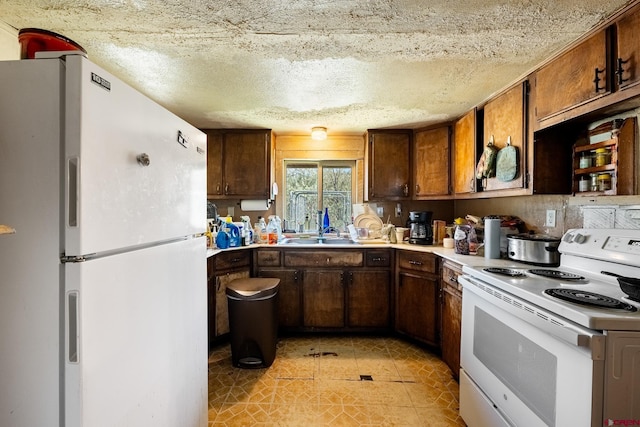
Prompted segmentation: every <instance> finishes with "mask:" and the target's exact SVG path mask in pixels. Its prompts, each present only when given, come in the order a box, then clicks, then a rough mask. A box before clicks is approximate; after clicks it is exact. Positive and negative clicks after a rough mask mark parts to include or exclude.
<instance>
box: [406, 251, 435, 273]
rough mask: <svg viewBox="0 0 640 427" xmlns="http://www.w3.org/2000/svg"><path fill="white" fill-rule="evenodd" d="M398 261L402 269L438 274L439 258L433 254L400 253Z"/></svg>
mask: <svg viewBox="0 0 640 427" xmlns="http://www.w3.org/2000/svg"><path fill="white" fill-rule="evenodd" d="M396 259H397V263H398V268H400V269H403V270H414V271H420V272H425V273H432V274H437V273H438V257H437V256H436V255H434V254H432V253H426V252H413V251H398V252H397V253H396Z"/></svg>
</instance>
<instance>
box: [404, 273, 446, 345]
mask: <svg viewBox="0 0 640 427" xmlns="http://www.w3.org/2000/svg"><path fill="white" fill-rule="evenodd" d="M396 286H397V288H396V329H397V331H398V332H401V333H404V334H407V335H409V336H411V337H413V338H416V339H418V340H421V341H424V342H426V343H428V344H431V345H434V346H437V345H438V344H439V342H438V341H439V340H438V280H437V279H435V278H428V277H424V276H421V275H417V274H413V273H406V272H400V273H399V274H398V283H397V285H396Z"/></svg>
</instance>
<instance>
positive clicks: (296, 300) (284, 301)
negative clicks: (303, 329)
mask: <svg viewBox="0 0 640 427" xmlns="http://www.w3.org/2000/svg"><path fill="white" fill-rule="evenodd" d="M258 276H260V277H276V278H278V279H280V286H279V287H278V325H279V326H280V327H281V328H299V327H300V326H302V289H301V288H302V285H301V280H300V277H301V273H300V271H298V270H290V269H289V270H283V269H275V268H261V269H260V271H259V272H258Z"/></svg>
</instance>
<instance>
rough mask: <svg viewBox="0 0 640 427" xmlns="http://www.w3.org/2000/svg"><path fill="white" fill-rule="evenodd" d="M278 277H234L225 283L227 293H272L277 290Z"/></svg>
mask: <svg viewBox="0 0 640 427" xmlns="http://www.w3.org/2000/svg"><path fill="white" fill-rule="evenodd" d="M279 284H280V279H276V278H271V277H248V278H245V279H235V280H233V281H231V282H230V283H229V284H228V285H227V295H232V296H236V297H237V296H242V297H256V296H267V295H273V294H275V293H276V292H277V291H278V289H277V288H278V285H279Z"/></svg>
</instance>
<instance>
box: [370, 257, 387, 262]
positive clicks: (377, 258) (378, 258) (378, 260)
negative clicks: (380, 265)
mask: <svg viewBox="0 0 640 427" xmlns="http://www.w3.org/2000/svg"><path fill="white" fill-rule="evenodd" d="M386 260H387V259H386V258H382V257H375V258H371V261H373V262H381V261H386Z"/></svg>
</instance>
